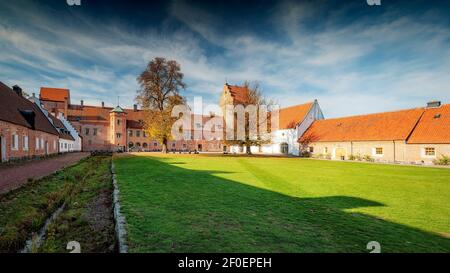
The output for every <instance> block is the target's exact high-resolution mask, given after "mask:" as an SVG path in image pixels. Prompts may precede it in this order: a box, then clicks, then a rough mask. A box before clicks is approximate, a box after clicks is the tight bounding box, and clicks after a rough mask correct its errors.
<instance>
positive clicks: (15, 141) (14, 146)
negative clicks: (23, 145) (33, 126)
mask: <svg viewBox="0 0 450 273" xmlns="http://www.w3.org/2000/svg"><path fill="white" fill-rule="evenodd" d="M11 150H14V151H17V150H19V135H18V134H16V133H13V134H12V135H11Z"/></svg>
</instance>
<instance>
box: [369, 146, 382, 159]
mask: <svg viewBox="0 0 450 273" xmlns="http://www.w3.org/2000/svg"><path fill="white" fill-rule="evenodd" d="M377 149H381V154H377ZM372 156H378V157H382V156H384V148H383V147H374V148H372Z"/></svg>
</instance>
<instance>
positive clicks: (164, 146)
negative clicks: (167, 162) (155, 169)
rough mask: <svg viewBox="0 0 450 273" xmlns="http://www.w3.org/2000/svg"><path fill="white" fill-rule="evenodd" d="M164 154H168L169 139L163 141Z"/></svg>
mask: <svg viewBox="0 0 450 273" xmlns="http://www.w3.org/2000/svg"><path fill="white" fill-rule="evenodd" d="M161 152H162V153H163V154H167V153H168V152H169V151H168V150H167V139H163V141H162V151H161Z"/></svg>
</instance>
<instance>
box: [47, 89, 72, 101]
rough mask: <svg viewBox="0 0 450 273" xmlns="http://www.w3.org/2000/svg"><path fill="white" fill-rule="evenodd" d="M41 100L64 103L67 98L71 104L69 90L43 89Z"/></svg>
mask: <svg viewBox="0 0 450 273" xmlns="http://www.w3.org/2000/svg"><path fill="white" fill-rule="evenodd" d="M39 98H40V99H41V100H48V101H57V102H64V99H65V98H67V100H68V101H69V102H70V91H69V89H65V88H50V87H41V91H40V93H39Z"/></svg>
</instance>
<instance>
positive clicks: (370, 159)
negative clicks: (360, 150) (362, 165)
mask: <svg viewBox="0 0 450 273" xmlns="http://www.w3.org/2000/svg"><path fill="white" fill-rule="evenodd" d="M363 159H364V161H367V162H375V160H374V159H373V158H372V157H371V156H370V155H365V156H364V157H363Z"/></svg>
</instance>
